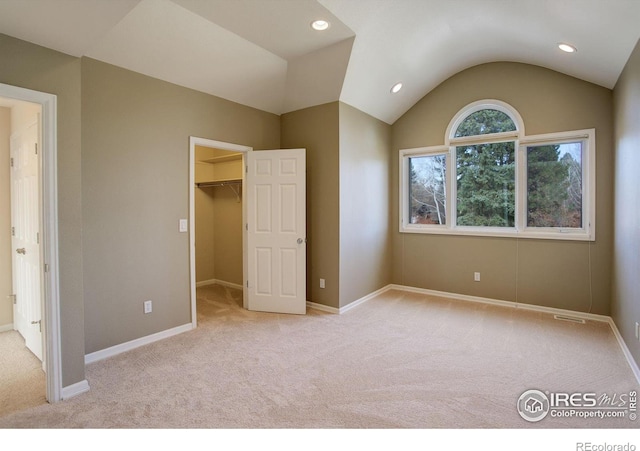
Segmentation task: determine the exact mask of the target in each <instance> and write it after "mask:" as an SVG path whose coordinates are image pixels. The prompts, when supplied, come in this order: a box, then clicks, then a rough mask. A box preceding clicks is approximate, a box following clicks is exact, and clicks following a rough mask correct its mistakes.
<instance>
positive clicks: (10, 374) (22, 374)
mask: <svg viewBox="0 0 640 451" xmlns="http://www.w3.org/2000/svg"><path fill="white" fill-rule="evenodd" d="M45 392H46V388H45V374H44V371H42V362H40V360H38V358H37V357H36V356H35V355H33V354H32V353H31V351H29V350H28V349H27V348H26V347H25V345H24V339H23V338H22V336H21V335H20V334H19V333H18V332H17V331H14V330H12V331H9V332H2V333H0V416H4V415H7V414H10V413H12V412H16V411H19V410H23V409H28V408H31V407H35V406H38V405H44V404H46V402H47V401H46V398H45Z"/></svg>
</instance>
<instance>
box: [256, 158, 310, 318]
mask: <svg viewBox="0 0 640 451" xmlns="http://www.w3.org/2000/svg"><path fill="white" fill-rule="evenodd" d="M245 181H246V184H247V193H248V196H247V254H248V260H249V261H248V270H247V272H248V274H247V276H248V280H247V290H248V305H247V307H248V309H249V310H257V311H263V312H277V313H297V314H305V313H306V310H307V301H306V254H307V240H306V212H305V206H306V194H305V190H306V164H305V149H292V150H268V151H256V152H248V153H247V176H246V180H245Z"/></svg>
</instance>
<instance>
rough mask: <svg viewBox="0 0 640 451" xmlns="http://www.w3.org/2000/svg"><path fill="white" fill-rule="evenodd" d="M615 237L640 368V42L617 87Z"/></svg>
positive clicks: (623, 326) (630, 337) (623, 312)
mask: <svg viewBox="0 0 640 451" xmlns="http://www.w3.org/2000/svg"><path fill="white" fill-rule="evenodd" d="M614 119H615V144H616V153H615V202H614V205H615V221H614V223H615V227H614V230H615V239H614V265H613V296H612V314H613V319H614V320H615V322H616V325H617V326H618V329H619V330H620V333H621V334H622V337H623V338H624V341H625V342H626V344H627V346H628V347H629V350H630V351H631V354H632V355H633V357H634V358H635V360H636V362H637V363H639V364H640V342H638V339H637V338H636V336H635V324H636V322H640V297H639V294H638V293H640V277H639V276H640V233H639V231H640V208H638V207H639V205H638V202H639V200H640V184H639V183H638V173H639V172H640V41H639V43H638V44H636V48H635V50H634V51H633V53H632V54H631V57H630V58H629V61H628V62H627V65H626V67H625V69H624V71H623V72H622V75H621V76H620V78H619V79H618V83H617V84H616V87H615V89H614Z"/></svg>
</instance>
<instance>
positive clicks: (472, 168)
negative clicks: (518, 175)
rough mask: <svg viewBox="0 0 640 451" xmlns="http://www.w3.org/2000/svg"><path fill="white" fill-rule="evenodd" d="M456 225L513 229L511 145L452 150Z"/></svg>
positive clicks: (497, 144) (500, 144)
mask: <svg viewBox="0 0 640 451" xmlns="http://www.w3.org/2000/svg"><path fill="white" fill-rule="evenodd" d="M456 166H457V174H456V178H457V187H458V191H457V200H456V212H457V225H461V226H490V227H514V226H515V143H514V142H513V141H511V142H502V143H492V144H474V145H467V146H458V147H456Z"/></svg>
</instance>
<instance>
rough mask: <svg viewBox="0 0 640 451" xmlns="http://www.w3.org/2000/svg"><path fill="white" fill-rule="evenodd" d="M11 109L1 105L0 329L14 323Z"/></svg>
mask: <svg viewBox="0 0 640 451" xmlns="http://www.w3.org/2000/svg"><path fill="white" fill-rule="evenodd" d="M10 137H11V110H10V109H9V108H4V107H0V233H1V234H2V235H1V236H0V330H4V329H5V328H7V327H10V325H11V324H12V323H13V304H12V302H11V299H9V298H8V296H9V295H11V294H12V293H13V284H12V281H11V274H12V268H11V265H12V263H11V257H12V255H13V254H12V251H11V185H10V173H9V171H10V169H9V154H10V147H9V144H10Z"/></svg>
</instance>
